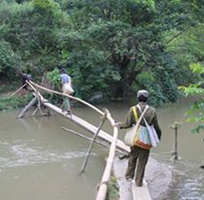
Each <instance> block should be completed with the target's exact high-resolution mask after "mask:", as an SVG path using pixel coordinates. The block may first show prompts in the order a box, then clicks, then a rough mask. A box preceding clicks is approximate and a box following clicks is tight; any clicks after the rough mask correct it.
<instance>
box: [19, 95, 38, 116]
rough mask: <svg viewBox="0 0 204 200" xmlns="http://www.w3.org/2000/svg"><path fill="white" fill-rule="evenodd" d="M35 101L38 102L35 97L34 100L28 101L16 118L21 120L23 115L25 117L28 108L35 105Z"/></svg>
mask: <svg viewBox="0 0 204 200" xmlns="http://www.w3.org/2000/svg"><path fill="white" fill-rule="evenodd" d="M37 100H38V98H37V97H34V98H33V99H32V100H31V101H30V103H29V104H28V105H27V106H26V107H25V108H24V109H23V110H22V111H21V113H20V114H19V115H18V118H23V117H24V115H25V113H26V112H27V111H28V110H29V108H30V107H31V106H33V105H34V104H35V103H36V101H37Z"/></svg>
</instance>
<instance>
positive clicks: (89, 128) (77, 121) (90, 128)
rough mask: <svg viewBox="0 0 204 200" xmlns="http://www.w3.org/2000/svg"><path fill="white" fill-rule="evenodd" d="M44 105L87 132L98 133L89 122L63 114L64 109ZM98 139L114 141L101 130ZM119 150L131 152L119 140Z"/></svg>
mask: <svg viewBox="0 0 204 200" xmlns="http://www.w3.org/2000/svg"><path fill="white" fill-rule="evenodd" d="M42 104H43V105H44V106H46V107H48V108H50V109H51V110H53V111H55V112H57V113H58V114H60V115H62V116H64V117H66V118H69V119H70V120H71V121H72V122H74V123H75V124H77V125H79V126H81V127H82V128H85V129H86V130H87V131H89V132H90V133H92V134H94V133H96V131H97V127H96V126H94V125H92V124H90V123H89V122H87V121H85V120H83V119H81V118H79V117H77V116H76V115H73V114H72V116H71V117H70V115H66V114H65V113H63V112H62V109H60V108H58V107H57V106H55V105H53V104H51V103H49V102H46V101H42ZM98 138H100V139H102V140H104V141H106V142H108V143H111V142H112V140H113V136H111V135H109V134H108V133H106V132H105V131H103V130H100V132H99V133H98ZM117 148H119V149H120V150H122V151H124V152H125V153H126V152H129V151H130V148H129V147H128V146H126V145H125V143H124V142H123V141H121V140H119V139H117Z"/></svg>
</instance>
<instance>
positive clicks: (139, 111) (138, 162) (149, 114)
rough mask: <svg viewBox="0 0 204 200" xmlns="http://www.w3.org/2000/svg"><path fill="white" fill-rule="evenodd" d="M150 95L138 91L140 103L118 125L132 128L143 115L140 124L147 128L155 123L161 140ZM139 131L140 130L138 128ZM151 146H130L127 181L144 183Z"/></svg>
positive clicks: (123, 127) (154, 125)
mask: <svg viewBox="0 0 204 200" xmlns="http://www.w3.org/2000/svg"><path fill="white" fill-rule="evenodd" d="M148 96H149V93H148V91H146V90H139V91H138V93H137V100H138V102H139V103H138V104H137V105H135V106H132V107H131V108H130V109H129V111H128V113H127V115H126V120H125V122H124V123H121V122H118V123H117V126H118V127H119V128H120V129H126V128H131V127H132V126H133V125H135V124H136V123H137V121H138V122H139V119H138V118H140V116H141V121H140V122H139V126H143V127H145V128H146V127H147V126H148V124H149V125H153V127H154V129H155V131H156V134H157V136H158V139H159V140H160V138H161V129H160V126H159V124H158V120H157V115H156V111H155V109H154V108H152V107H150V106H148V105H147V99H148ZM146 123H147V124H146ZM137 131H140V130H139V129H138V130H137ZM150 148H151V147H150ZM150 148H145V147H143V146H141V145H139V144H137V143H134V145H133V146H131V147H130V149H131V151H130V154H129V160H128V168H127V170H126V174H125V177H126V179H127V181H131V180H135V183H136V185H137V186H138V187H141V186H142V185H143V178H144V173H145V167H146V164H147V161H148V158H149V153H150ZM135 169H136V170H135ZM135 172H136V174H135Z"/></svg>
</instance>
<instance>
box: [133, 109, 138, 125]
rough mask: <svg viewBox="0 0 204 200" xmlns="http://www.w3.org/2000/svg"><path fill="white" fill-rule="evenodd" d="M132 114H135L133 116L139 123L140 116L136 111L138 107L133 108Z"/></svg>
mask: <svg viewBox="0 0 204 200" xmlns="http://www.w3.org/2000/svg"><path fill="white" fill-rule="evenodd" d="M132 112H133V115H134V117H135V120H136V122H137V121H138V114H137V111H136V107H135V106H134V107H133V109H132Z"/></svg>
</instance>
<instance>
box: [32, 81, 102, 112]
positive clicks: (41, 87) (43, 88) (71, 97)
mask: <svg viewBox="0 0 204 200" xmlns="http://www.w3.org/2000/svg"><path fill="white" fill-rule="evenodd" d="M29 83H30V84H32V85H34V86H36V87H38V88H40V89H42V90H44V91H47V92H51V93H54V94H58V95H62V96H66V97H69V98H70V99H73V100H76V101H78V102H80V103H82V104H84V105H86V106H88V107H90V108H92V109H93V110H95V111H96V112H98V113H99V114H101V115H104V113H103V112H102V111H101V110H99V109H98V108H96V107H95V106H93V105H91V104H89V103H87V102H86V101H83V100H82V99H79V98H77V97H74V96H72V95H68V94H63V93H61V92H57V91H55V90H51V89H48V88H45V87H43V86H41V85H38V84H36V83H34V82H32V81H29Z"/></svg>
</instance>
